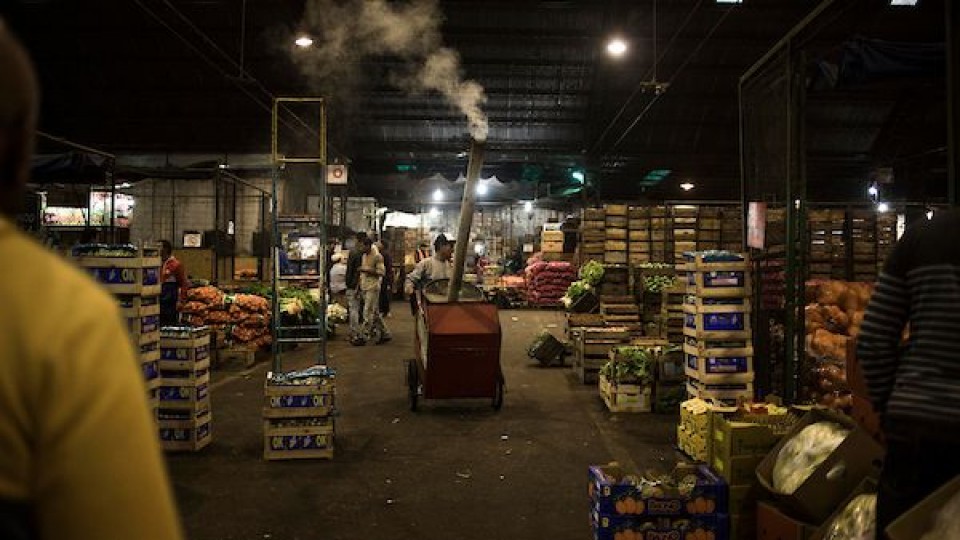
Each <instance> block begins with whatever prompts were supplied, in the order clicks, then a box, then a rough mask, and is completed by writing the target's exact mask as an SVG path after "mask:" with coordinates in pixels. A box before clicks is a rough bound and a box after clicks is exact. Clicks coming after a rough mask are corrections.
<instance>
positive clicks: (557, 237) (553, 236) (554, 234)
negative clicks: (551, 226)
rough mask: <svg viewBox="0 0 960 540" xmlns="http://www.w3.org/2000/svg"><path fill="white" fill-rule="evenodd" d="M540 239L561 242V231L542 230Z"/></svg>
mask: <svg viewBox="0 0 960 540" xmlns="http://www.w3.org/2000/svg"><path fill="white" fill-rule="evenodd" d="M540 240H541V241H543V242H563V231H542V232H541V233H540Z"/></svg>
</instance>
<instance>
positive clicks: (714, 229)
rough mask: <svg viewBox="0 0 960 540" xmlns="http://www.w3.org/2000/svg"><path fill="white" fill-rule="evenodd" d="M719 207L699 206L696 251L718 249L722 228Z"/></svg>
mask: <svg viewBox="0 0 960 540" xmlns="http://www.w3.org/2000/svg"><path fill="white" fill-rule="evenodd" d="M720 211H721V209H720V207H718V206H701V207H700V212H699V215H698V217H697V250H698V251H709V250H717V249H720V240H721V236H722V226H721V219H720Z"/></svg>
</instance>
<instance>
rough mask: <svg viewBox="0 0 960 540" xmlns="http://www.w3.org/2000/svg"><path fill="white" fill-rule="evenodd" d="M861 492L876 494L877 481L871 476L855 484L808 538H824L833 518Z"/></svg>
mask: <svg viewBox="0 0 960 540" xmlns="http://www.w3.org/2000/svg"><path fill="white" fill-rule="evenodd" d="M863 494H873V495H876V494H877V481H876V480H874V479H873V478H867V479H865V480H864V481H863V482H860V485H859V486H857V489H855V490H853V492H852V493H850V495H849V496H848V497H847V498H846V499H845V500H844V501H843V503H841V504H840V505H839V506H837V509H836V510H835V511H834V512H833V513H832V514H830V517H828V518H827V519H826V521H824V522H823V524H822V525H820V528H818V529H817V531H816V532H815V533H814V534H813V536H811V538H810V540H824V538H825V537H826V536H827V533H828V532H829V529H830V526H831V525H832V524H833V522H834V520H836V519H837V517H839V516H840V515H841V514H842V513H843V511H844V510H846V508H847V505H849V504H850V503H851V502H853V499H855V498H857V497H858V496H860V495H863ZM914 538H920V536H919V535H918V536H916V537H914Z"/></svg>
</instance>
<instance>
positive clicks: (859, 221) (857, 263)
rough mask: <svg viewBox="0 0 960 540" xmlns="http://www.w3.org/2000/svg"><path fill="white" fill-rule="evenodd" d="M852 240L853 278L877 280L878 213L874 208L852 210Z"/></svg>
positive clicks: (857, 279) (856, 279) (868, 280)
mask: <svg viewBox="0 0 960 540" xmlns="http://www.w3.org/2000/svg"><path fill="white" fill-rule="evenodd" d="M850 242H851V244H852V245H851V248H852V254H853V280H854V281H864V282H868V283H872V282H874V281H876V280H877V213H876V211H874V210H865V209H857V210H851V211H850Z"/></svg>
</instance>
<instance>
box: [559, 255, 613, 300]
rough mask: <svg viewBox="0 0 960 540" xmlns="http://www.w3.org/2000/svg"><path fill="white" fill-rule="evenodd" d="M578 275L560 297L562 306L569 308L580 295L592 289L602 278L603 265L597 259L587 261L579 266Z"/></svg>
mask: <svg viewBox="0 0 960 540" xmlns="http://www.w3.org/2000/svg"><path fill="white" fill-rule="evenodd" d="M578 276H579V277H580V279H578V280H577V281H574V282H573V283H571V284H570V287H568V288H567V292H566V294H564V295H563V298H561V299H560V300H561V301H562V302H563V305H564V307H567V308H569V307H570V306H571V305H573V304H574V302H576V301H577V300H579V299H580V297H581V296H583V295H584V294H586V293H587V292H589V291H592V290H593V289H594V288H595V287H596V286H597V285H598V284H600V280H602V279H603V265H602V264H600V263H598V262H597V261H587V262H586V263H584V264H583V266H581V267H580V270H579V272H578Z"/></svg>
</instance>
